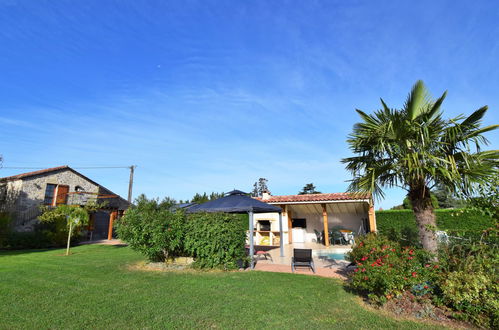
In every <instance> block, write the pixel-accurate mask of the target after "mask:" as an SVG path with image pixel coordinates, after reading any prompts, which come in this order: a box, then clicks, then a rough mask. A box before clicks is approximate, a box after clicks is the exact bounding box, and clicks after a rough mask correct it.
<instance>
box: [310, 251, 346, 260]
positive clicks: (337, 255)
mask: <svg viewBox="0 0 499 330" xmlns="http://www.w3.org/2000/svg"><path fill="white" fill-rule="evenodd" d="M317 257H318V258H319V259H334V260H345V253H332V252H330V253H318V254H317Z"/></svg>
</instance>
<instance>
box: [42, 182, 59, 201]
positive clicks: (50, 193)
mask: <svg viewBox="0 0 499 330" xmlns="http://www.w3.org/2000/svg"><path fill="white" fill-rule="evenodd" d="M55 188H57V185H56V184H51V183H48V184H47V188H46V189H45V198H44V200H43V204H45V205H52V204H54V196H55Z"/></svg>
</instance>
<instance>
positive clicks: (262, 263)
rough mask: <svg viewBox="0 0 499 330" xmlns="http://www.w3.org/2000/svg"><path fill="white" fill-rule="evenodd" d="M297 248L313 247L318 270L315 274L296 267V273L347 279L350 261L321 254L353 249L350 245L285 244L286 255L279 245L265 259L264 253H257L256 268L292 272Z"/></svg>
mask: <svg viewBox="0 0 499 330" xmlns="http://www.w3.org/2000/svg"><path fill="white" fill-rule="evenodd" d="M295 248H296V249H312V257H313V259H314V264H315V270H316V273H315V274H314V273H312V271H311V270H310V269H307V268H302V267H300V268H298V269H296V271H295V273H297V274H305V275H317V276H323V277H334V278H340V279H346V273H347V265H348V264H349V262H348V261H345V260H337V259H332V258H328V257H326V256H321V255H323V254H325V253H329V252H330V253H335V254H341V253H346V252H348V251H350V249H351V246H349V245H331V246H329V247H328V248H326V247H325V246H324V245H322V244H318V243H293V244H285V245H284V257H280V251H279V247H276V248H275V249H272V250H269V251H268V254H269V255H268V256H267V259H265V256H264V255H256V256H255V260H256V265H255V270H260V271H268V272H281V273H291V257H292V256H293V249H295ZM255 251H258V247H255Z"/></svg>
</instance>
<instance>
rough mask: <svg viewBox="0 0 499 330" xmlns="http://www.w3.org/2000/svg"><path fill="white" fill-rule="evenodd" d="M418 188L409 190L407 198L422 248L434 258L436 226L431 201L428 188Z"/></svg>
mask: <svg viewBox="0 0 499 330" xmlns="http://www.w3.org/2000/svg"><path fill="white" fill-rule="evenodd" d="M418 190H419V191H411V192H410V193H409V199H410V200H411V203H412V210H413V212H414V216H415V218H416V224H417V226H418V232H419V239H420V241H421V244H422V245H423V248H424V249H425V250H427V251H429V252H431V253H433V254H434V255H435V258H436V255H437V238H436V235H435V230H436V228H437V222H436V218H435V212H434V211H433V205H432V203H431V198H430V190H429V189H428V188H426V187H424V188H423V189H422V190H420V189H418Z"/></svg>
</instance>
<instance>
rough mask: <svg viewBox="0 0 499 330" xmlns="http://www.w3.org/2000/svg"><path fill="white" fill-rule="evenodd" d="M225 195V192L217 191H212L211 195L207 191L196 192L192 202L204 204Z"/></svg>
mask: <svg viewBox="0 0 499 330" xmlns="http://www.w3.org/2000/svg"><path fill="white" fill-rule="evenodd" d="M224 195H225V194H224V193H217V192H212V193H211V194H210V195H208V194H207V193H203V194H202V195H201V194H200V193H196V194H195V195H194V197H192V199H191V203H196V204H202V203H206V202H208V201H212V200H215V199H219V198H220V197H223V196H224Z"/></svg>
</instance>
